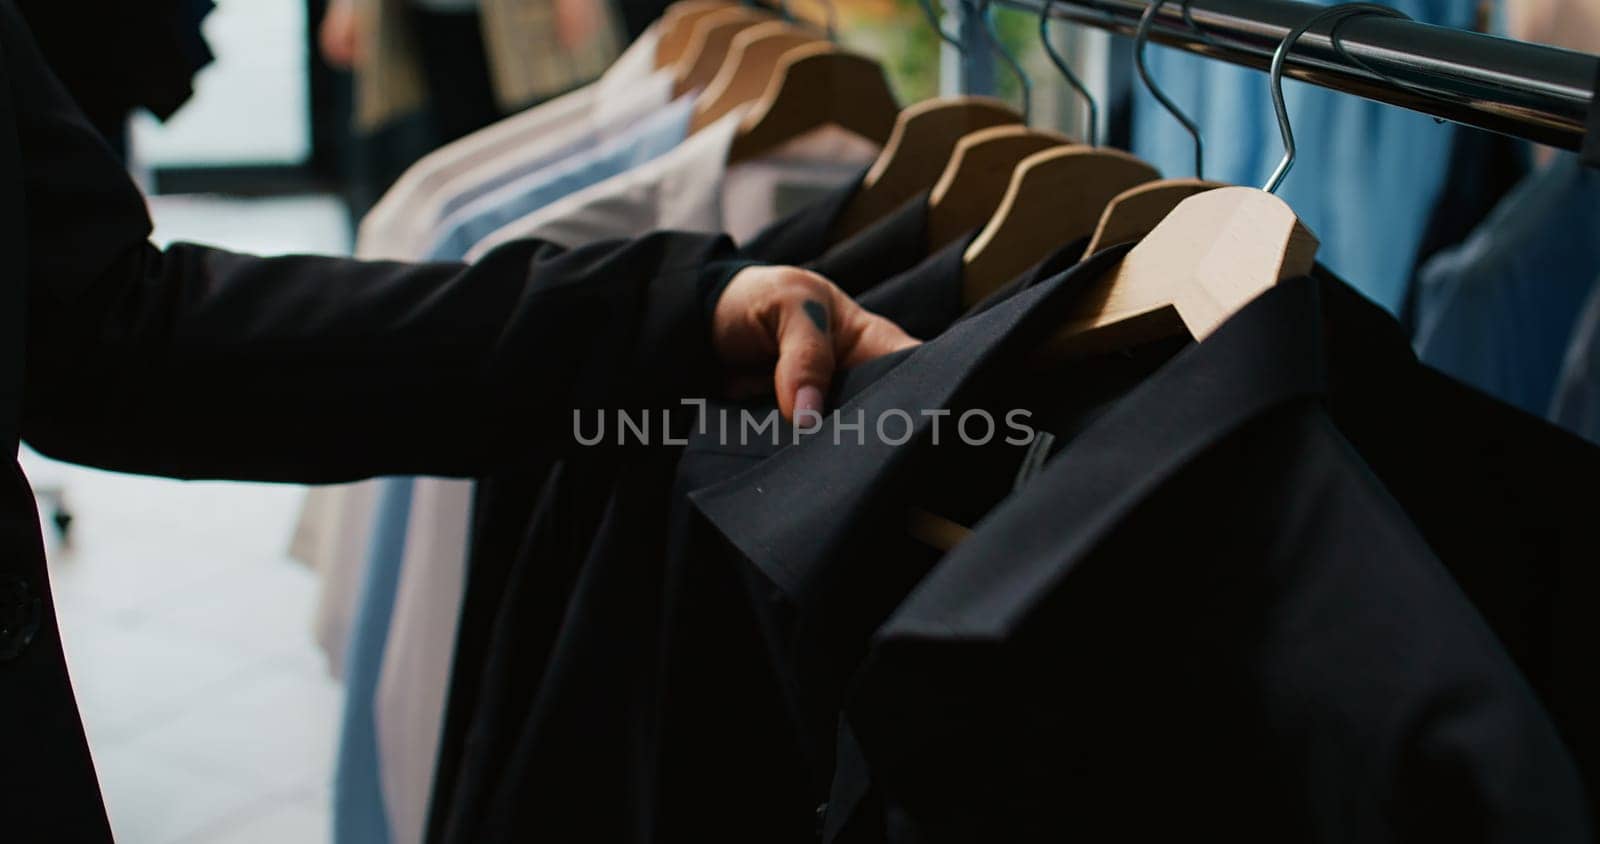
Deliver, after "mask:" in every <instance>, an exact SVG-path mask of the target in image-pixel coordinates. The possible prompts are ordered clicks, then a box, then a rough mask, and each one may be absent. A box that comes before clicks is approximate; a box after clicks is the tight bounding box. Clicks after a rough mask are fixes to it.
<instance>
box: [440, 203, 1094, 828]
mask: <svg viewBox="0 0 1600 844" xmlns="http://www.w3.org/2000/svg"><path fill="white" fill-rule="evenodd" d="M848 193H849V192H848V191H841V192H839V194H837V195H835V196H833V197H830V198H828V199H825V200H823V201H822V202H820V203H818V204H817V205H815V206H813V207H812V208H811V209H808V210H807V211H805V212H802V213H801V214H798V215H791V217H789V218H786V220H784V221H782V222H781V223H779V224H777V225H775V226H773V227H770V228H769V229H768V230H767V231H765V232H763V233H762V235H761V236H759V237H758V238H756V239H754V240H752V241H751V242H750V243H747V244H746V246H745V248H744V249H743V250H742V253H743V254H744V255H745V256H746V257H747V258H748V257H753V256H756V255H759V257H760V258H761V259H762V260H778V259H786V260H788V261H791V262H792V261H798V260H804V259H805V258H806V257H808V256H816V255H818V254H820V253H822V252H823V250H824V248H825V245H826V237H827V234H828V231H829V230H830V229H831V228H832V217H834V216H836V215H837V213H838V211H839V210H840V209H842V208H843V206H844V205H845V204H846V202H847V200H848ZM858 242H860V243H862V244H865V248H855V249H852V250H850V251H848V252H845V253H840V254H836V255H834V256H833V257H832V259H831V263H829V264H828V265H827V269H826V271H824V274H825V275H829V276H830V277H834V275H835V274H838V275H841V276H851V277H860V276H862V275H866V274H868V273H869V272H870V271H871V268H876V267H882V266H893V265H894V263H892V262H885V261H884V259H883V258H882V254H883V253H896V254H901V255H913V256H914V255H915V253H916V252H918V251H920V250H921V249H922V248H923V247H922V244H923V242H924V235H923V226H922V225H921V224H920V223H919V224H918V225H916V226H904V225H902V226H884V227H878V228H876V229H874V230H872V231H870V232H864V233H863V237H862V238H861V239H859V241H858ZM1080 248H1081V247H1080ZM960 249H961V244H957V245H955V246H953V247H952V249H950V250H947V251H946V254H944V255H943V256H935V257H930V258H929V259H927V260H925V261H923V262H922V263H921V264H919V265H918V266H917V267H916V268H915V269H913V270H912V271H910V272H908V273H906V274H905V275H904V276H903V277H900V278H896V279H891V280H889V281H888V282H886V283H884V284H882V285H881V286H879V287H878V288H877V289H874V290H870V291H868V292H867V293H866V294H865V295H863V296H862V297H861V299H860V301H861V302H862V304H863V305H864V306H866V307H868V308H870V309H874V310H877V311H878V312H880V313H883V314H885V315H886V316H889V317H890V318H891V319H895V320H896V321H898V322H903V323H909V324H911V325H915V326H924V327H927V328H928V330H930V331H932V332H934V333H936V332H937V330H938V329H939V328H940V327H942V325H945V324H948V323H949V322H951V321H953V320H954V319H956V318H957V317H958V316H959V315H960V308H961V300H960V291H961V277H960V269H961V264H960ZM850 256H856V259H855V260H859V261H860V262H862V263H864V264H865V265H866V267H867V269H861V268H858V267H857V266H856V263H855V260H852V258H851V257H850ZM914 261H915V257H911V258H907V257H900V258H898V259H897V262H898V263H912V262H914ZM821 264H822V262H821V261H818V262H814V263H813V264H812V266H813V267H814V268H819V271H823V270H821V269H820V265H821ZM863 284H865V283H864V282H863ZM941 321H942V323H941ZM850 380H851V379H844V380H842V381H841V382H840V385H836V387H837V386H841V385H843V384H845V383H848V382H849V381H850ZM716 406H717V407H718V408H719V409H720V408H722V407H727V406H728V405H722V404H718V405H716ZM737 407H738V408H740V409H750V410H751V411H752V412H759V413H761V414H763V415H765V414H768V413H774V414H775V411H776V404H775V403H774V402H773V401H772V400H771V398H770V397H767V398H765V399H760V400H756V401H754V402H753V403H748V404H745V405H738V406H737ZM694 416H695V414H694V413H693V412H690V413H689V414H688V418H686V419H683V420H680V422H681V423H682V424H685V425H687V426H688V427H690V428H693V427H694V422H695V420H694V418H693V417H694ZM613 424H614V423H613ZM785 430H787V429H785ZM608 433H609V434H610V435H611V436H616V435H617V432H616V431H615V430H614V429H610V430H608ZM697 433H698V432H693V431H691V433H690V434H689V435H688V437H687V439H688V440H689V442H690V445H689V452H690V453H691V454H692V453H693V452H694V449H695V447H696V444H697V443H701V442H703V440H701V439H699V438H698V437H697ZM775 448H776V445H774V444H773V442H772V440H771V437H770V435H769V436H768V437H766V438H764V439H757V440H754V441H752V442H750V443H749V444H748V446H747V450H746V451H745V452H744V453H743V454H742V455H740V456H737V457H735V458H733V459H732V460H733V462H732V463H724V462H722V460H723V457H724V456H722V455H716V454H694V455H693V456H694V458H695V459H693V460H681V459H680V455H681V454H683V453H684V452H682V451H681V450H680V449H678V448H664V449H660V450H659V451H660V452H661V453H660V454H652V455H651V456H650V458H649V459H646V460H638V459H633V460H630V461H628V462H627V463H625V464H617V463H614V462H609V461H606V460H583V459H579V458H574V459H572V460H568V461H565V462H564V464H563V465H562V466H560V467H558V469H557V471H556V472H555V473H553V475H552V477H551V479H550V481H549V482H548V483H545V484H535V483H532V482H528V481H524V482H522V483H521V484H519V485H517V486H516V487H511V486H507V487H505V491H506V492H509V491H513V490H514V494H515V496H516V497H512V496H511V495H507V494H505V492H499V491H491V490H492V488H491V487H490V485H488V484H480V492H479V495H478V497H477V499H476V504H477V508H478V510H477V518H476V528H477V530H478V536H477V537H476V538H475V542H474V546H473V549H472V565H471V570H470V572H469V581H468V590H467V591H468V595H467V599H466V600H465V601H464V603H463V613H462V619H461V625H462V626H461V633H460V634H459V635H458V640H457V652H456V662H455V665H454V667H453V668H452V679H451V686H450V693H449V697H448V704H447V714H446V720H445V727H444V733H443V735H444V739H443V741H442V742H441V748H442V749H441V754H440V769H439V770H438V772H436V775H435V783H436V786H435V790H434V798H433V805H432V807H431V812H430V815H431V816H430V824H429V840H430V841H463V842H467V841H470V842H484V841H516V840H523V839H524V838H526V837H527V836H528V835H530V834H533V831H534V830H540V831H543V833H544V834H548V835H552V836H555V837H557V838H560V837H562V836H563V835H568V836H579V835H580V830H581V836H582V837H592V838H594V839H596V840H678V839H681V838H683V837H684V836H687V835H690V834H691V832H692V834H693V835H694V836H696V837H702V838H705V839H706V840H716V839H718V837H719V832H718V831H719V830H720V834H721V835H722V836H723V837H726V836H734V837H737V838H741V839H742V838H748V839H750V840H763V841H766V840H785V839H786V838H787V837H789V836H791V835H792V834H793V832H794V831H795V830H796V829H801V831H802V832H804V833H805V835H807V836H808V835H810V834H811V832H810V829H811V826H810V824H809V823H802V824H801V827H796V826H794V824H796V823H801V819H802V818H804V819H809V818H810V817H811V816H812V815H813V814H814V809H815V804H814V803H811V802H809V799H810V794H811V792H812V788H811V783H809V782H808V781H804V780H801V781H797V780H795V779H794V778H795V777H797V776H809V771H810V768H809V766H796V765H788V766H786V765H784V764H783V763H782V762H781V760H786V759H790V758H792V755H793V752H794V750H795V744H794V741H793V733H792V731H787V730H779V731H773V729H772V721H771V720H770V719H769V718H766V717H764V715H765V714H766V713H770V712H772V711H773V710H774V709H775V708H777V709H781V708H782V706H783V705H784V704H783V700H784V697H783V695H782V693H781V689H780V688H779V687H777V686H776V685H774V683H775V682H776V681H775V678H774V677H773V675H771V674H770V672H768V673H767V674H766V675H763V674H761V672H760V665H761V661H760V657H761V655H762V653H763V652H764V651H763V650H762V648H763V646H762V644H761V640H760V639H759V638H758V637H757V635H756V633H757V632H758V629H759V628H758V627H757V623H758V622H757V619H756V618H755V617H754V616H753V615H752V613H751V612H750V610H749V609H747V608H745V604H744V600H743V595H744V593H743V591H742V589H740V588H738V584H739V580H738V579H737V578H733V577H731V576H730V575H731V574H732V573H731V572H720V573H718V575H717V576H710V577H707V576H705V575H704V574H703V573H699V572H696V571H693V570H690V569H686V568H685V567H684V566H685V565H686V564H685V563H683V560H684V559H686V558H683V557H681V556H680V555H679V553H678V549H682V548H684V547H687V546H692V545H693V539H692V537H693V536H695V534H693V533H692V532H693V531H697V530H704V526H703V524H700V523H699V522H697V521H691V520H690V519H689V518H688V516H689V514H690V512H691V511H690V510H689V508H688V499H687V493H688V491H689V489H690V488H691V487H690V486H686V485H685V484H686V482H685V478H686V477H687V478H693V477H695V476H696V475H697V473H699V474H705V475H706V476H707V477H714V476H719V475H717V472H718V471H727V469H728V467H729V466H733V467H742V466H743V465H744V464H743V463H742V462H740V461H742V460H745V459H759V458H760V457H763V456H766V455H768V454H770V453H771V452H772V451H773V450H774V449H775ZM707 461H709V462H707ZM721 476H725V475H721ZM530 513H531V514H532V516H531V518H530V516H529V515H528V514H530ZM491 522H493V523H491ZM508 522H512V523H515V524H516V525H517V526H516V527H511V526H508V524H507V523H508ZM707 539H708V538H705V537H702V538H701V541H702V542H703V541H707ZM688 559H698V558H688ZM619 590H620V591H619ZM502 597H503V599H502ZM552 601H555V602H556V604H555V605H552V604H551V602H552ZM487 606H493V607H494V613H495V614H496V615H497V620H496V621H495V622H494V629H493V631H492V632H490V631H486V630H485V629H484V628H485V620H484V618H483V617H482V616H478V617H474V614H475V613H482V612H484V608H485V607H487ZM541 614H542V615H543V618H540V616H541ZM551 615H554V616H555V617H557V618H558V619H559V621H558V622H557V623H556V625H555V627H550V626H549V625H548V624H547V620H548V618H549V617H550V616H551ZM712 618H718V619H728V623H730V624H737V625H741V626H742V627H743V629H746V630H748V631H751V633H752V635H751V636H748V637H745V638H744V639H738V638H737V637H735V640H734V641H735V642H736V643H737V644H729V643H727V642H724V643H722V644H720V645H717V646H716V648H715V651H716V652H717V653H720V654H723V655H724V656H726V657H730V658H737V660H738V661H739V663H740V664H747V665H752V666H754V668H753V670H752V671H751V672H749V673H747V674H745V675H744V678H745V680H746V681H747V682H748V685H744V686H741V687H740V692H741V695H742V697H741V703H740V704H739V705H738V706H734V707H729V706H717V707H715V708H714V709H711V710H707V709H703V708H702V707H700V706H698V705H696V704H695V703H693V701H702V700H704V699H705V697H704V694H703V690H704V689H707V688H715V683H714V677H715V672H714V671H713V670H712V669H713V666H710V665H709V664H707V663H703V662H698V661H696V660H697V658H698V656H699V655H700V654H703V653H708V652H709V651H707V650H706V648H707V647H708V646H709V645H710V642H709V641H707V640H705V639H704V638H702V637H703V636H708V635H711V636H715V635H717V634H716V632H715V631H716V630H717V629H718V628H716V627H714V626H710V625H709V624H707V623H703V622H709V620H710V619H712ZM687 620H694V623H689V622H688V621H687ZM469 631H470V632H469ZM735 648H742V650H740V652H739V653H738V654H737V655H735V654H732V653H731V651H732V650H733V649H735ZM669 666H670V670H669ZM510 678H519V679H510ZM763 678H764V679H763ZM708 719H709V720H708ZM701 736H708V737H709V736H714V738H710V739H708V742H706V743H702V742H701V741H699V737H701ZM756 770H761V771H765V772H766V774H765V775H763V776H757V775H754V774H753V773H752V772H753V771H756ZM785 777H787V778H788V779H784V778H785ZM785 783H787V786H786V785H785ZM697 792H699V793H704V792H715V793H718V794H721V795H723V798H724V799H725V801H726V802H725V803H724V804H723V805H724V806H734V807H738V808H737V810H729V809H724V810H722V811H720V812H718V813H715V817H708V816H707V813H705V812H704V811H701V810H700V809H699V804H698V803H697V801H696V800H694V799H693V796H694V795H695V794H696V793H697ZM796 794H799V795H803V796H804V799H802V800H800V801H799V802H798V803H790V802H788V801H789V800H791V799H792V798H793V796H794V795H796ZM734 795H737V796H734ZM601 805H603V806H604V807H605V808H604V810H602V808H601Z"/></svg>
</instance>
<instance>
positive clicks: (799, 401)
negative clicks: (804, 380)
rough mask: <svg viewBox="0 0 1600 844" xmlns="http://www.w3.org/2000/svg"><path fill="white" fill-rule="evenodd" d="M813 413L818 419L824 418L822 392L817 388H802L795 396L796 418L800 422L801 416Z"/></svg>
mask: <svg viewBox="0 0 1600 844" xmlns="http://www.w3.org/2000/svg"><path fill="white" fill-rule="evenodd" d="M802 413H811V414H814V415H815V416H816V417H817V418H820V417H821V416H822V391H821V390H819V389H817V388H816V387H801V388H800V389H799V390H796V391H795V394H794V417H795V421H796V422H798V421H800V414H802Z"/></svg>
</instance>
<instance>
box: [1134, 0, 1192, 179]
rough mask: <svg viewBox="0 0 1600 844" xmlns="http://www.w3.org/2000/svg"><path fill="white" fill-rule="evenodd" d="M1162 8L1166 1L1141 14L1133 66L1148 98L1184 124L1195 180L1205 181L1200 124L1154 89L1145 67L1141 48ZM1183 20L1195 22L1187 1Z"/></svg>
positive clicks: (1184, 4) (1184, 6) (1152, 4)
mask: <svg viewBox="0 0 1600 844" xmlns="http://www.w3.org/2000/svg"><path fill="white" fill-rule="evenodd" d="M1165 5H1167V0H1155V2H1153V3H1151V4H1150V5H1149V6H1146V7H1145V10H1144V14H1143V15H1140V16H1139V28H1138V29H1137V30H1135V31H1134V35H1133V66H1134V67H1135V68H1136V69H1137V70H1138V71H1139V79H1140V80H1142V81H1143V82H1144V87H1145V89H1146V90H1148V91H1149V92H1150V96H1152V97H1155V98H1156V102H1158V103H1160V104H1161V107H1162V108H1164V109H1166V110H1167V113H1168V114H1170V115H1172V118H1173V119H1174V120H1176V121H1178V122H1179V123H1181V124H1183V129H1184V131H1185V132H1188V133H1189V137H1191V138H1194V177H1195V178H1196V179H1204V178H1205V143H1204V142H1203V141H1202V140H1201V139H1200V126H1199V124H1197V123H1195V122H1194V121H1193V120H1191V119H1189V115H1187V114H1184V113H1183V109H1180V108H1178V104H1177V103H1175V102H1173V101H1172V98H1171V97H1168V96H1167V95H1166V92H1164V91H1162V90H1161V86H1159V85H1157V84H1156V81H1155V80H1154V79H1152V78H1150V68H1149V66H1148V65H1147V64H1145V59H1144V48H1145V46H1146V45H1148V44H1149V43H1150V27H1151V25H1152V24H1154V23H1155V20H1156V16H1157V15H1159V14H1160V13H1161V7H1162V6H1165ZM1183 17H1184V20H1185V21H1188V22H1189V23H1190V25H1191V26H1192V25H1193V23H1194V21H1193V19H1192V18H1190V17H1189V0H1184V1H1183Z"/></svg>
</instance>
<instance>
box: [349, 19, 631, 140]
mask: <svg viewBox="0 0 1600 844" xmlns="http://www.w3.org/2000/svg"><path fill="white" fill-rule="evenodd" d="M595 2H598V3H599V4H600V7H599V14H600V17H601V25H600V26H599V27H598V28H597V29H596V31H595V33H594V35H593V36H592V37H591V38H590V39H589V40H588V41H587V42H586V43H584V44H582V45H579V46H577V47H575V48H572V49H568V48H566V47H564V46H562V44H561V41H560V39H559V38H558V37H557V35H556V21H555V6H554V3H552V2H551V0H481V2H480V6H479V14H480V16H481V17H482V20H483V35H484V50H485V52H486V53H487V57H488V61H489V76H490V80H491V81H492V82H493V84H494V89H495V90H494V93H495V99H496V100H497V101H498V102H499V103H500V106H501V108H503V109H505V110H507V111H510V110H511V109H514V108H519V107H521V106H525V105H527V104H528V103H531V102H534V101H535V100H538V99H540V98H543V97H548V96H551V95H554V94H559V93H561V92H562V91H566V90H568V89H570V88H573V87H574V86H577V85H580V84H582V83H584V82H587V81H589V80H591V79H593V78H595V77H596V76H598V75H599V74H600V72H601V71H603V70H604V69H605V68H606V66H607V65H609V64H610V63H611V61H612V59H614V58H616V55H617V45H618V44H619V43H620V40H621V39H620V37H619V35H618V33H619V32H621V26H620V23H619V21H618V18H617V14H616V12H615V10H614V9H613V8H612V4H611V3H610V2H608V1H607V0H595ZM355 3H356V11H357V14H358V15H359V20H360V31H361V32H363V33H365V34H366V35H365V43H364V44H363V50H364V55H363V56H362V59H361V61H360V62H359V63H358V65H357V67H356V125H357V126H359V127H361V128H362V129H365V130H369V131H370V130H373V129H378V128H381V127H382V126H384V125H385V124H387V123H390V122H392V121H394V120H397V119H399V118H402V117H405V116H406V115H408V114H411V113H412V112H415V111H416V110H418V109H420V108H421V107H422V106H423V105H424V104H425V103H426V102H427V97H428V90H427V84H426V82H425V81H424V76H423V74H422V69H421V67H420V64H419V59H418V53H417V48H416V38H415V32H414V31H413V30H412V18H411V8H410V3H409V0H355Z"/></svg>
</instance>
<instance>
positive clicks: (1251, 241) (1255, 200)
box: [1049, 187, 1318, 357]
mask: <svg viewBox="0 0 1600 844" xmlns="http://www.w3.org/2000/svg"><path fill="white" fill-rule="evenodd" d="M1317 245H1318V244H1317V238H1316V236H1315V235H1313V234H1312V233H1311V232H1310V231H1309V230H1308V229H1307V228H1306V227H1305V225H1304V224H1303V223H1301V222H1300V218H1299V217H1297V216H1295V213H1294V211H1293V210H1292V209H1291V208H1290V207H1289V206H1288V204H1287V203H1285V202H1284V201H1283V200H1282V199H1279V198H1278V197H1276V196H1274V195H1273V194H1270V193H1267V192H1266V191H1262V190H1257V189H1255V188H1243V187H1220V188H1212V189H1211V190H1207V191H1203V192H1201V193H1197V194H1194V195H1193V196H1190V197H1189V198H1187V199H1185V200H1183V201H1182V202H1180V203H1179V204H1178V207H1177V208H1176V209H1174V210H1173V211H1172V213H1171V214H1168V215H1167V216H1166V218H1165V219H1163V220H1162V221H1161V223H1160V224H1159V225H1157V226H1156V227H1155V229H1154V230H1152V231H1151V232H1150V234H1149V235H1147V236H1146V237H1145V239H1144V240H1142V241H1140V242H1139V245H1138V246H1135V247H1133V249H1132V250H1130V251H1129V252H1128V254H1127V255H1126V256H1125V257H1124V258H1123V259H1122V261H1121V262H1120V263H1119V264H1118V265H1117V266H1116V268H1115V269H1113V270H1111V271H1110V272H1109V273H1107V274H1106V276H1105V277H1104V278H1102V279H1101V280H1099V281H1098V282H1096V283H1095V285H1094V286H1093V287H1092V288H1091V289H1090V290H1089V291H1088V292H1087V294H1086V295H1085V296H1084V298H1083V300H1082V301H1081V302H1080V304H1079V305H1078V306H1077V307H1076V308H1075V309H1074V310H1073V312H1072V314H1071V315H1070V316H1069V317H1068V318H1067V321H1066V325H1065V327H1064V328H1063V329H1062V330H1061V332H1060V333H1059V334H1058V335H1057V337H1056V338H1055V340H1054V341H1052V342H1051V344H1050V346H1049V350H1050V352H1051V353H1053V354H1060V355H1065V356H1068V357H1077V356H1082V355H1085V354H1095V353H1099V352H1104V351H1110V350H1114V349H1118V348H1127V347H1129V346H1132V345H1136V344H1138V343H1141V342H1147V341H1150V340H1157V339H1161V338H1162V337H1168V336H1172V335H1175V334H1178V333H1180V332H1187V333H1188V335H1189V336H1190V337H1193V338H1194V339H1196V340H1204V339H1205V338H1206V337H1208V336H1210V335H1211V332H1213V331H1215V330H1216V328H1217V326H1219V325H1221V324H1222V323H1223V322H1224V321H1225V320H1226V319H1227V318H1228V317H1229V316H1232V315H1233V314H1234V313H1235V312H1237V311H1238V310H1239V309H1240V308H1243V307H1244V306H1245V305H1246V304H1248V303H1249V302H1250V301H1251V300H1253V299H1255V298H1256V297H1257V296H1259V295H1261V294H1262V293H1263V292H1265V291H1266V290H1267V289H1268V288H1270V287H1271V286H1272V285H1274V284H1277V283H1278V282H1279V281H1282V280H1284V279H1289V278H1295V277H1297V276H1303V275H1305V274H1307V273H1309V272H1311V267H1312V264H1313V263H1314V262H1315V261H1316V256H1317Z"/></svg>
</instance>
